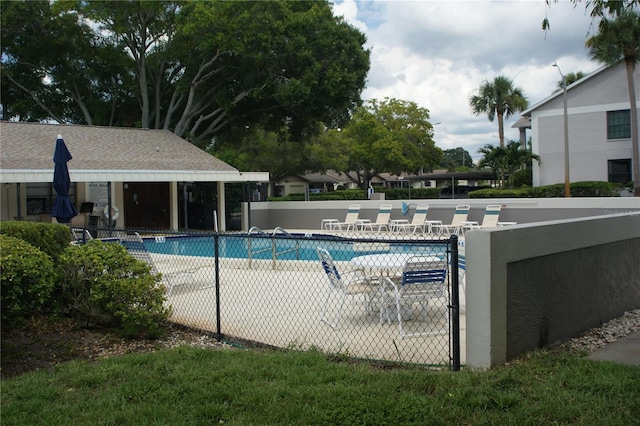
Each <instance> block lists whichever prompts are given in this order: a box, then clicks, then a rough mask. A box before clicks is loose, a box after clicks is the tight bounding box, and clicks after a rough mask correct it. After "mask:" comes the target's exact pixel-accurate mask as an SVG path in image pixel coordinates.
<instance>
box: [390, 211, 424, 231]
mask: <svg viewBox="0 0 640 426" xmlns="http://www.w3.org/2000/svg"><path fill="white" fill-rule="evenodd" d="M428 213H429V205H428V204H425V205H420V206H417V207H416V211H415V213H414V214H413V218H412V219H411V222H409V220H408V219H395V220H392V221H391V223H390V225H389V229H390V230H392V231H398V232H409V231H411V233H412V234H415V232H416V231H417V230H418V229H420V230H421V231H422V232H423V233H424V232H425V225H426V224H425V221H426V220H427V214H428ZM429 231H430V229H429Z"/></svg>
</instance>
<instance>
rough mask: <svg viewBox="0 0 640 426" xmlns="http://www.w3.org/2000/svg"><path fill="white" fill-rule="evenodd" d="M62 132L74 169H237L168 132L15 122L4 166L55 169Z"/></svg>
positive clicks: (5, 132) (6, 127) (5, 126)
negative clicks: (57, 140)
mask: <svg viewBox="0 0 640 426" xmlns="http://www.w3.org/2000/svg"><path fill="white" fill-rule="evenodd" d="M58 134H60V135H62V138H63V139H64V142H65V143H66V145H67V147H68V148H69V152H71V155H72V156H73V159H72V160H71V161H69V169H88V170H96V169H103V170H226V171H231V170H237V169H235V168H233V167H231V166H230V165H228V164H227V163H225V162H223V161H220V160H218V159H217V158H215V157H214V156H212V155H210V154H208V153H206V152H204V151H202V150H201V149H200V148H198V147H196V146H195V145H192V144H190V143H189V142H187V141H185V140H184V139H182V138H180V137H178V136H176V135H175V134H174V133H171V132H169V131H167V130H148V129H134V128H119V127H99V126H69V125H56V124H39V123H13V122H1V123H0V147H1V149H2V156H1V161H0V167H2V168H3V169H53V160H52V159H53V149H54V147H55V142H56V138H57V136H58Z"/></svg>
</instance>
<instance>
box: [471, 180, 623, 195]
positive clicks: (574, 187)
mask: <svg viewBox="0 0 640 426" xmlns="http://www.w3.org/2000/svg"><path fill="white" fill-rule="evenodd" d="M620 189H621V188H620V185H619V184H617V183H612V182H600V181H595V182H591V181H585V182H573V183H571V187H570V193H571V196H572V197H619V196H620ZM469 197H470V198H561V197H564V184H563V183H556V184H554V185H545V186H536V187H534V188H515V189H508V188H505V189H501V188H490V189H480V190H478V191H473V192H470V193H469Z"/></svg>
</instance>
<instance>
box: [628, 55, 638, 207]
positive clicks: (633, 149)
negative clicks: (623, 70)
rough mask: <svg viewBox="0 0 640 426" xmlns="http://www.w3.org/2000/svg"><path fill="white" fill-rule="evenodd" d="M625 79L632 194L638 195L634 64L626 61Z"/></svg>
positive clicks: (636, 109) (636, 110) (636, 111)
mask: <svg viewBox="0 0 640 426" xmlns="http://www.w3.org/2000/svg"><path fill="white" fill-rule="evenodd" d="M626 66H627V81H628V84H629V109H630V110H631V164H632V173H633V196H634V197H640V145H639V143H640V141H638V108H637V105H636V88H635V83H634V81H633V71H634V68H635V64H634V62H633V61H626Z"/></svg>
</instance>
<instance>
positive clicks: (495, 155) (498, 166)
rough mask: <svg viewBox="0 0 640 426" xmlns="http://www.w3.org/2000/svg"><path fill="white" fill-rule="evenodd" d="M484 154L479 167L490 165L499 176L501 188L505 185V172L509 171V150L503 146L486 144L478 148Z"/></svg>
mask: <svg viewBox="0 0 640 426" xmlns="http://www.w3.org/2000/svg"><path fill="white" fill-rule="evenodd" d="M478 152H479V153H480V154H483V155H484V156H483V157H482V158H481V159H480V161H479V162H478V167H480V168H482V167H489V168H490V169H492V170H493V172H494V173H495V174H496V176H497V177H498V182H499V185H500V188H503V187H504V181H505V174H506V172H507V150H506V148H504V147H501V146H493V145H491V144H486V145H485V146H483V147H482V148H480V149H478Z"/></svg>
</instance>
